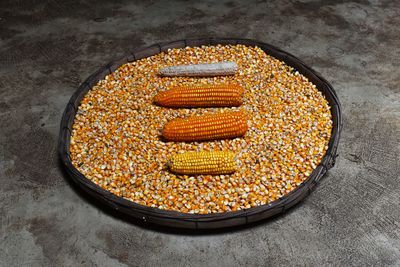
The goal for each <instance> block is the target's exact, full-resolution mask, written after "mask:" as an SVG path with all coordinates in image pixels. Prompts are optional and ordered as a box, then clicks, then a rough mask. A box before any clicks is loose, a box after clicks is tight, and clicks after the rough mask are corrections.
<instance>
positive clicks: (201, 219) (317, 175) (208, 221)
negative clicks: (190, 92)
mask: <svg viewBox="0 0 400 267" xmlns="http://www.w3.org/2000/svg"><path fill="white" fill-rule="evenodd" d="M217 44H221V45H227V44H232V45H235V44H243V45H248V46H258V47H260V48H261V49H262V50H264V51H265V52H266V53H267V54H268V55H271V56H273V57H275V58H277V59H279V60H282V61H284V62H285V63H286V64H288V65H290V66H292V67H294V68H295V69H296V70H297V71H299V72H300V73H301V74H303V75H304V76H306V77H307V78H308V79H309V80H310V81H311V82H312V83H314V84H315V85H316V86H317V88H318V90H320V91H321V92H322V93H323V94H324V96H325V98H326V99H327V100H328V102H329V104H330V106H331V113H332V118H333V128H332V134H331V139H330V141H329V144H328V150H327V152H326V155H325V156H324V157H323V159H322V161H321V163H320V164H319V165H318V166H317V168H316V169H315V170H314V171H313V172H312V173H311V175H310V176H309V177H308V178H307V179H306V180H305V181H304V182H303V183H301V184H300V185H299V186H298V187H297V188H296V189H294V190H293V191H291V192H290V193H289V194H286V195H284V196H283V197H281V198H280V199H278V200H276V201H273V202H271V203H269V204H265V205H262V206H258V207H254V208H250V209H246V210H240V211H232V212H224V213H215V214H189V213H182V212H177V211H168V210H161V209H158V208H152V207H148V206H144V205H140V204H137V203H134V202H132V201H129V200H126V199H124V198H122V197H118V196H116V195H114V194H112V193H111V192H109V191H106V190H104V189H103V188H101V187H100V186H98V185H96V184H95V183H93V182H92V181H90V180H89V179H87V178H86V177H85V176H84V175H83V174H82V173H80V172H79V171H78V170H77V169H76V168H75V167H74V166H73V165H72V162H71V157H70V152H69V145H70V137H71V128H72V124H73V121H74V118H75V114H76V112H77V110H78V107H79V104H80V101H81V100H82V98H83V97H84V96H85V94H86V93H87V92H88V91H89V90H90V89H91V88H92V87H93V86H94V85H95V84H96V83H97V82H98V81H99V80H101V79H103V78H104V77H105V76H106V75H107V74H109V73H111V72H113V71H114V70H115V69H117V68H118V67H119V66H121V65H122V64H125V63H127V62H132V61H135V60H139V59H141V58H145V57H149V56H152V55H155V54H158V53H160V52H163V51H167V50H168V49H170V48H183V47H186V46H202V45H217ZM341 128H342V117H341V108H340V103H339V101H338V98H337V95H336V93H335V91H334V90H333V88H332V86H331V85H330V84H329V83H328V82H327V81H326V80H325V79H324V78H322V77H321V75H320V74H319V73H318V72H316V71H314V70H313V69H311V68H310V67H308V66H306V65H305V64H304V63H303V62H302V61H301V60H299V59H298V58H296V57H295V56H293V55H291V54H289V53H287V52H285V51H282V50H281V49H279V48H276V47H274V46H272V45H269V44H266V43H262V42H258V41H253V40H248V39H236V38H208V39H187V40H179V41H174V42H169V43H161V44H155V45H152V46H149V47H146V48H144V49H139V50H136V51H133V52H132V53H131V54H129V55H127V56H125V57H123V58H120V59H118V60H116V61H113V62H111V63H109V64H107V65H105V66H104V67H102V68H100V69H99V70H98V71H96V72H95V73H94V74H92V75H91V76H89V77H88V78H87V79H86V80H85V81H84V82H83V83H82V84H81V85H80V86H79V88H78V90H76V92H75V93H74V94H73V95H72V97H71V99H70V101H69V102H68V104H67V107H66V109H65V111H64V114H63V116H62V120H61V126H60V137H59V145H58V149H59V155H60V158H61V161H62V163H63V165H64V166H65V168H66V171H67V172H68V174H69V175H70V177H71V179H72V180H73V181H74V182H75V183H77V184H78V186H79V187H81V188H82V189H83V190H84V191H86V192H87V193H88V194H89V195H91V196H93V197H94V198H96V199H97V200H98V201H101V202H103V203H104V204H106V205H108V206H110V207H112V208H113V209H115V210H118V211H119V212H122V213H125V214H127V215H129V216H132V217H135V218H137V219H139V220H141V221H143V222H145V223H151V224H158V225H163V226H169V227H176V228H188V229H215V228H224V227H232V226H238V225H245V224H249V223H252V222H256V221H259V220H263V219H266V218H269V217H272V216H274V215H277V214H280V213H283V212H285V211H286V210H287V209H289V208H291V207H292V206H294V205H295V204H297V203H299V202H300V201H301V200H302V199H304V198H305V197H306V196H308V195H309V194H310V192H311V191H312V190H313V189H314V188H315V186H316V185H317V183H318V182H319V181H320V179H321V178H322V177H323V176H324V175H325V173H326V172H327V171H328V170H329V169H330V168H332V167H333V166H334V164H335V158H336V156H337V154H336V151H337V146H338V142H339V136H340V131H341Z"/></svg>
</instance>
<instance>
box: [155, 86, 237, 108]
mask: <svg viewBox="0 0 400 267" xmlns="http://www.w3.org/2000/svg"><path fill="white" fill-rule="evenodd" d="M243 92H244V90H243V88H242V87H241V86H240V85H238V84H218V85H212V84H210V85H201V86H176V87H173V88H172V89H170V90H167V91H164V92H159V93H158V94H157V95H156V96H155V97H154V103H155V104H157V105H159V106H163V107H170V108H196V107H203V108H204V107H237V106H240V105H241V104H242V103H243V100H242V95H243Z"/></svg>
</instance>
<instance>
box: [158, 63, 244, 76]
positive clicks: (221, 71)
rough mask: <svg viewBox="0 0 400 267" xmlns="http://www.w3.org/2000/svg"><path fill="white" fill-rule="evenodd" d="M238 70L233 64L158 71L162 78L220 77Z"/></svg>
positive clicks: (171, 68)
mask: <svg viewBox="0 0 400 267" xmlns="http://www.w3.org/2000/svg"><path fill="white" fill-rule="evenodd" d="M237 69H238V66H237V64H236V63H235V62H231V61H227V62H219V63H209V64H192V65H179V66H172V67H165V68H162V69H160V70H159V71H158V73H159V74H160V75H162V76H220V75H234V74H235V73H236V71H237Z"/></svg>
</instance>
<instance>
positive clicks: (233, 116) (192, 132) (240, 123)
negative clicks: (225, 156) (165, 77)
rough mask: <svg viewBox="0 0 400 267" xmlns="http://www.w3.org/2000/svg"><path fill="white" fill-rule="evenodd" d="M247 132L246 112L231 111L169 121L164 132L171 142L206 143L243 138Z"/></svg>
mask: <svg viewBox="0 0 400 267" xmlns="http://www.w3.org/2000/svg"><path fill="white" fill-rule="evenodd" d="M246 131H247V121H246V116H245V114H244V112H242V111H230V112H223V113H216V114H206V115H202V116H192V117H188V118H176V119H173V120H171V121H169V122H168V123H167V124H166V125H165V126H164V129H163V131H162V135H163V137H164V138H165V139H167V140H170V141H183V142H192V141H206V140H215V139H228V138H235V137H239V136H243V135H244V134H245V133H246Z"/></svg>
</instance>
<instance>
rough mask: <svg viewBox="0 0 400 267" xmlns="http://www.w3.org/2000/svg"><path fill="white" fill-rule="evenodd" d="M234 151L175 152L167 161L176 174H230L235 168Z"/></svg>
mask: <svg viewBox="0 0 400 267" xmlns="http://www.w3.org/2000/svg"><path fill="white" fill-rule="evenodd" d="M235 156H236V155H235V153H233V152H230V151H211V152H208V151H201V152H185V153H181V154H175V155H174V156H172V157H171V159H170V161H169V162H168V163H167V165H168V167H169V169H170V170H171V171H172V172H174V173H177V174H186V175H196V174H210V175H218V174H231V173H234V172H235V171H236V169H237V164H236V162H235Z"/></svg>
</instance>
